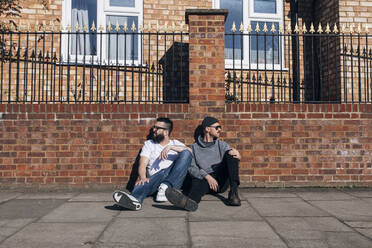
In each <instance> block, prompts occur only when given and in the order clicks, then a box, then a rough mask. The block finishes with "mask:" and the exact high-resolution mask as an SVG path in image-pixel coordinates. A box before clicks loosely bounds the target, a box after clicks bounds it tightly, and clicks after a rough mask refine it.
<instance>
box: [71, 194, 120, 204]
mask: <svg viewBox="0 0 372 248" xmlns="http://www.w3.org/2000/svg"><path fill="white" fill-rule="evenodd" d="M112 193H113V192H88V193H80V194H78V195H75V196H74V197H72V198H71V199H70V200H69V201H72V202H74V201H82V202H95V201H96V202H109V201H113V199H112Z"/></svg>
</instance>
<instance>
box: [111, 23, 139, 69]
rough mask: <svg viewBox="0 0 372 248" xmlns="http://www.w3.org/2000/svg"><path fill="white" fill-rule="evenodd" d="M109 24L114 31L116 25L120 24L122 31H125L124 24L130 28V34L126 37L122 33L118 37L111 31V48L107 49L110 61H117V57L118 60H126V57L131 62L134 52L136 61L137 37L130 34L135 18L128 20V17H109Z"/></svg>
mask: <svg viewBox="0 0 372 248" xmlns="http://www.w3.org/2000/svg"><path fill="white" fill-rule="evenodd" d="M109 22H110V23H111V25H112V28H113V29H114V28H115V25H116V23H118V24H119V25H120V28H121V30H122V29H123V26H124V23H126V24H127V26H128V32H127V34H126V35H124V33H123V32H122V31H121V32H119V35H118V34H117V33H116V31H115V30H113V31H111V32H112V34H111V35H110V41H109V43H110V44H109V48H108V49H107V50H108V55H107V57H109V58H110V60H116V55H118V60H124V55H125V58H126V60H127V61H128V62H129V60H132V53H133V52H134V57H135V58H134V59H136V56H137V52H136V51H135V48H136V47H137V44H136V39H135V41H134V47H133V38H134V37H135V35H133V34H132V32H130V28H131V26H132V22H133V18H128V17H126V16H107V23H109ZM137 28H138V27H137ZM117 36H118V37H117Z"/></svg>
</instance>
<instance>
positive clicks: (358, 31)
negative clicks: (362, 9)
mask: <svg viewBox="0 0 372 248" xmlns="http://www.w3.org/2000/svg"><path fill="white" fill-rule="evenodd" d="M356 32H357V33H358V34H360V33H361V32H362V27H361V26H360V23H359V24H358V27H357V31H356Z"/></svg>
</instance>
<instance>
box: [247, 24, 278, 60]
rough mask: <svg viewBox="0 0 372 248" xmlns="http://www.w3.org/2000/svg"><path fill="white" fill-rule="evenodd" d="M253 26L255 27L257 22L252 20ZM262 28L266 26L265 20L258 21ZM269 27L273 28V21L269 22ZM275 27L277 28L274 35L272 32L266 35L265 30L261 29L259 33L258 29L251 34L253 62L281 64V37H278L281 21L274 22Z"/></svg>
mask: <svg viewBox="0 0 372 248" xmlns="http://www.w3.org/2000/svg"><path fill="white" fill-rule="evenodd" d="M251 25H252V28H253V29H255V27H256V25H257V22H256V21H252V22H251ZM258 25H259V27H260V30H262V29H263V27H264V22H258ZM266 25H267V26H268V29H269V30H270V29H271V25H272V23H267V24H266ZM274 26H275V29H276V30H277V31H276V32H275V33H274V35H272V34H273V33H272V32H270V31H269V32H267V33H266V35H264V32H263V31H260V32H259V33H258V35H255V34H257V32H256V31H253V32H252V35H251V40H250V44H251V49H250V54H251V63H258V64H265V63H266V64H268V65H270V64H272V63H273V61H274V64H279V37H278V30H279V23H278V22H274Z"/></svg>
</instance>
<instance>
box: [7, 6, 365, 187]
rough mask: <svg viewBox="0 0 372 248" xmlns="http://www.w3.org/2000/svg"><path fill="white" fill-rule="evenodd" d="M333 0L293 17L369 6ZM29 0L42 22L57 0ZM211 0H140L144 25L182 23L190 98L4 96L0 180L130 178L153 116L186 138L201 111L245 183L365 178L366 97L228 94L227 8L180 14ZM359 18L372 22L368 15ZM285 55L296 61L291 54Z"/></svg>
mask: <svg viewBox="0 0 372 248" xmlns="http://www.w3.org/2000/svg"><path fill="white" fill-rule="evenodd" d="M330 2H332V3H333V2H335V5H332V6H333V7H334V8H324V7H322V5H321V4H323V1H313V4H309V3H308V2H307V1H299V6H298V7H299V8H298V9H299V11H298V18H299V22H301V21H302V20H305V19H306V20H311V21H313V22H314V24H315V26H317V20H321V21H322V22H323V21H326V20H327V18H330V17H327V16H328V15H329V13H325V12H324V13H322V11H324V10H325V9H329V10H331V9H332V11H335V9H336V10H337V9H339V11H336V12H337V13H338V14H336V15H339V16H340V17H337V16H336V17H332V18H334V19H332V18H331V19H330V20H343V21H345V22H346V21H347V20H344V19H342V16H343V14H342V11H341V9H342V7H341V6H349V5H350V3H351V5H352V6H354V7H353V8H356V9H358V10H363V9H365V8H358V5H357V6H355V5H353V4H354V3H355V2H356V1H348V2H346V5H343V2H342V1H339V2H337V3H336V1H330ZM185 3H187V5H185ZM358 3H359V5H360V6H361V5H365V4H366V5H368V4H369V3H368V2H367V1H361V2H358ZM27 4H29V7H28V8H24V10H23V11H24V15H26V12H28V13H27V15H28V20H30V22H32V21H35V23H36V20H35V17H36V16H37V15H39V16H38V17H37V19H38V21H39V23H42V21H43V18H45V19H44V20H46V21H48V22H49V21H50V20H56V19H57V18H61V12H62V5H63V1H53V2H49V6H48V10H46V9H43V7H42V5H40V4H39V3H31V2H27ZM199 4H200V5H203V6H199ZM213 4H214V2H212V1H203V2H202V1H199V2H197V1H183V2H182V3H181V1H151V2H146V1H144V4H143V6H144V9H143V20H144V23H143V24H144V25H146V22H145V20H146V21H148V22H149V23H151V24H152V25H153V26H154V25H156V23H157V20H158V19H159V20H161V21H159V24H160V25H164V24H165V23H166V22H170V21H181V22H183V21H184V22H187V23H188V26H189V36H188V40H187V42H188V45H189V47H188V49H189V71H188V73H189V102H188V103H184V104H152V103H147V104H134V103H129V104H128V103H127V104H110V103H92V104H66V103H55V104H52V103H50V104H22V103H16V104H1V105H0V113H1V116H0V182H1V187H19V186H30V187H75V186H77V187H100V188H102V187H116V186H118V185H122V184H125V183H127V182H128V181H130V180H131V175H133V174H132V173H133V168H135V166H134V165H135V158H136V156H137V155H138V152H139V150H140V148H141V146H142V144H143V142H144V140H145V135H146V133H147V132H148V130H149V128H150V126H151V125H152V122H153V121H154V120H155V118H157V117H159V116H168V117H170V118H172V119H173V120H174V122H175V130H174V132H173V137H174V138H177V139H179V140H181V141H183V142H185V143H186V144H187V145H190V144H191V143H192V142H193V136H194V130H195V128H196V126H197V125H198V124H199V123H200V121H201V119H202V118H203V117H204V116H205V115H206V114H209V115H213V116H216V117H218V118H219V119H220V120H221V123H222V125H223V137H222V139H224V140H225V141H227V142H228V143H229V144H231V146H233V147H236V148H237V149H238V150H239V151H240V152H241V154H242V161H241V166H240V172H241V181H242V183H243V185H247V186H347V185H357V186H371V183H372V160H371V158H372V133H371V126H372V105H371V104H370V103H366V104H362V103H353V104H346V103H337V104H327V103H325V104H324V103H323V104H311V103H309V104H303V103H301V104H300V103H297V104H296V103H272V104H268V103H254V104H251V103H232V104H230V103H226V102H225V83H224V82H225V66H226V61H225V50H226V46H225V45H226V44H225V39H224V38H225V35H224V33H225V25H224V23H225V17H226V12H225V11H223V10H217V11H216V10H214V11H212V10H200V9H199V10H188V11H187V12H186V15H185V10H186V9H189V8H191V9H196V8H203V9H205V8H211V7H213ZM328 4H329V3H328ZM310 5H311V6H310ZM145 7H147V8H145ZM292 7H293V6H292ZM365 7H367V6H365ZM310 8H311V9H313V10H315V11H313V12H312V13H311V14H309V11H306V10H308V9H310ZM290 9H291V8H290V3H289V2H286V1H285V2H283V20H284V24H285V26H286V24H287V22H289V21H290V20H291V19H290V18H289V16H291V15H290ZM317 9H319V11H316V10H317ZM343 11H347V10H346V9H343ZM347 14H348V13H347ZM47 15H49V16H47ZM355 15H360V16H364V15H366V14H365V12H358V14H357V13H356V14H355ZM318 16H319V17H318ZM23 18H24V17H23ZM23 18H22V20H24V19H23ZM314 18H318V19H314ZM323 18H324V19H323ZM353 18H359V17H353ZM362 18H367V22H369V21H370V20H369V19H368V17H362ZM348 20H350V19H348ZM355 20H357V19H355ZM355 20H354V19H353V21H355ZM358 20H359V19H358ZM327 21H328V20H327ZM168 24H169V23H168ZM165 42H167V40H166V41H165ZM299 42H300V43H301V42H303V41H301V40H300V41H299ZM150 45H151V44H150ZM286 46H287V49H288V48H289V47H292V46H291V45H290V44H286ZM168 47H170V44H169V46H168ZM301 47H303V48H301V49H303V50H306V49H307V47H306V46H301ZM303 50H302V51H303ZM334 51H337V48H335V50H334ZM321 54H322V53H321ZM299 56H300V60H299V63H300V64H302V65H301V66H303V67H305V66H306V65H303V64H306V63H305V62H304V61H305V59H306V58H304V55H303V53H300V54H299ZM152 57H153V56H152ZM286 63H287V67H289V68H292V66H291V65H292V63H293V60H291V59H289V60H287V61H286ZM330 64H331V63H330ZM337 65H338V66H341V63H340V62H338V64H337ZM342 66H343V65H342ZM330 67H331V66H330ZM332 67H333V66H332ZM335 67H336V65H335ZM321 69H322V70H323V69H324V68H321ZM328 69H329V68H328ZM299 73H300V74H301V72H299ZM302 73H303V72H302ZM303 74H305V73H303ZM328 75H332V74H328ZM11 76H13V75H11ZM350 76H352V75H350ZM325 80H328V79H325ZM340 80H341V79H340ZM330 81H332V83H333V84H334V85H335V89H339V91H341V90H342V87H341V85H340V84H338V82H337V80H333V79H332V80H330ZM334 92H337V90H332V93H334Z"/></svg>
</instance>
